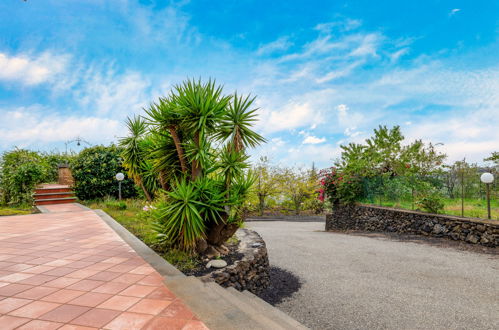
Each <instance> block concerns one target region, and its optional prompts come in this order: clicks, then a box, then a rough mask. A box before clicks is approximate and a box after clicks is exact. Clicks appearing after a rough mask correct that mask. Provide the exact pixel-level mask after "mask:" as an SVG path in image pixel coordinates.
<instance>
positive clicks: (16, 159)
mask: <svg viewBox="0 0 499 330" xmlns="http://www.w3.org/2000/svg"><path fill="white" fill-rule="evenodd" d="M0 168H1V172H0V189H1V203H3V204H24V203H25V204H31V203H32V202H33V196H32V194H33V189H34V187H35V185H37V184H39V183H42V182H47V181H50V178H51V175H50V172H51V168H50V165H49V164H48V163H47V162H46V161H45V159H44V158H43V156H42V155H40V154H39V153H37V152H35V151H29V150H25V149H14V150H12V151H8V152H5V153H3V154H2V158H1V160H0Z"/></svg>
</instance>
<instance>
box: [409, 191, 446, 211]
mask: <svg viewBox="0 0 499 330" xmlns="http://www.w3.org/2000/svg"><path fill="white" fill-rule="evenodd" d="M416 204H417V205H418V206H419V207H421V208H422V209H423V210H425V211H428V212H430V213H441V212H442V210H443V209H444V206H445V204H444V202H443V199H442V196H441V194H440V193H439V192H438V191H436V190H431V191H429V192H426V193H423V194H421V196H420V198H419V199H418V200H417V202H416Z"/></svg>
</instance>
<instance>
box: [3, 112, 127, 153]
mask: <svg viewBox="0 0 499 330" xmlns="http://www.w3.org/2000/svg"><path fill="white" fill-rule="evenodd" d="M0 113H1V114H2V118H3V119H5V121H3V120H2V121H1V123H0V141H1V142H0V146H1V147H3V148H11V147H13V146H29V147H32V148H34V149H43V147H45V146H46V145H47V144H50V143H54V142H64V141H67V140H71V139H73V138H75V137H76V136H81V137H83V138H84V139H85V140H87V141H89V142H91V143H93V144H103V143H109V142H111V141H113V140H114V139H115V136H116V135H118V134H120V132H122V131H121V129H122V123H121V121H122V120H121V118H120V119H119V120H113V119H108V118H99V117H94V116H75V115H69V114H68V115H64V114H60V113H57V112H53V111H51V110H50V109H47V108H44V107H41V106H31V107H22V108H16V109H12V110H5V109H0Z"/></svg>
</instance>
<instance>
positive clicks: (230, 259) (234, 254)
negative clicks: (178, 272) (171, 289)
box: [183, 240, 244, 277]
mask: <svg viewBox="0 0 499 330" xmlns="http://www.w3.org/2000/svg"><path fill="white" fill-rule="evenodd" d="M225 246H226V247H227V248H228V249H229V254H227V255H225V256H221V257H220V258H218V259H222V260H225V262H227V266H230V265H233V264H234V263H235V262H236V261H239V260H241V259H242V258H243V257H244V255H243V254H242V253H239V252H238V251H237V248H238V246H239V241H237V242H236V241H232V242H231V241H230V240H229V242H227V243H225ZM208 261H210V259H207V258H202V257H199V258H198V259H197V266H196V267H195V268H193V269H190V270H186V271H184V272H183V273H184V274H185V275H188V276H190V275H193V276H196V277H198V276H203V275H206V274H209V273H211V272H213V271H215V270H217V269H218V268H206V264H207V263H208Z"/></svg>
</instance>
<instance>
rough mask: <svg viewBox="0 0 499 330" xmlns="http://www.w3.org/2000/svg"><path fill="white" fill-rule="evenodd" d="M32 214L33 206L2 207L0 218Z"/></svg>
mask: <svg viewBox="0 0 499 330" xmlns="http://www.w3.org/2000/svg"><path fill="white" fill-rule="evenodd" d="M31 213H34V210H33V208H32V207H31V206H28V205H20V206H7V205H0V216H4V215H23V214H31Z"/></svg>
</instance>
